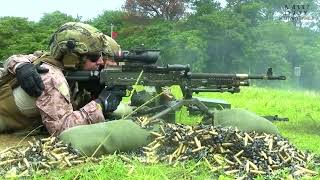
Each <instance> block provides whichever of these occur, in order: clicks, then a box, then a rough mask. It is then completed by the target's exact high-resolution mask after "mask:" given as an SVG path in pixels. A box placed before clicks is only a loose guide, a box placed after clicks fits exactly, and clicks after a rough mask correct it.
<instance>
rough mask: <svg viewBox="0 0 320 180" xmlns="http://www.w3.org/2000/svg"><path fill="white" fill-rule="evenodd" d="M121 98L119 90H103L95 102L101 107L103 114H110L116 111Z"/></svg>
mask: <svg viewBox="0 0 320 180" xmlns="http://www.w3.org/2000/svg"><path fill="white" fill-rule="evenodd" d="M122 97H123V92H122V91H121V90H119V89H107V88H105V89H103V90H102V91H101V92H100V94H99V97H98V98H97V99H96V100H95V101H96V102H97V103H99V104H100V105H101V106H102V109H103V112H105V113H110V112H113V111H115V110H116V109H117V107H118V105H119V104H120V102H121V100H122Z"/></svg>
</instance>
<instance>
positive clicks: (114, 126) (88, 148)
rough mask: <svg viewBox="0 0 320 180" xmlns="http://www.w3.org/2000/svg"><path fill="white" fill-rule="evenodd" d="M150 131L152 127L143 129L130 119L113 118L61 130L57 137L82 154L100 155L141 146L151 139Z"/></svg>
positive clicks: (126, 150)
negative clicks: (107, 120) (113, 119)
mask: <svg viewBox="0 0 320 180" xmlns="http://www.w3.org/2000/svg"><path fill="white" fill-rule="evenodd" d="M158 129H159V128H158ZM150 131H154V129H152V130H147V129H143V128H141V127H140V126H138V125H137V124H136V123H134V122H132V121H131V120H115V121H109V122H104V123H97V124H91V125H81V126H76V127H72V128H70V129H67V130H65V131H63V132H62V133H61V134H60V135H59V138H60V139H61V140H62V141H63V142H65V143H70V144H71V146H72V147H74V148H75V149H77V150H79V151H80V152H81V153H82V154H83V155H86V156H92V155H93V154H94V155H95V156H100V155H103V154H110V153H114V152H116V151H121V152H128V151H132V150H135V149H137V148H139V147H143V146H145V145H147V144H148V143H150V142H151V141H152V140H153V139H152V136H150ZM99 146H100V147H99ZM98 147H99V148H98ZM97 148H98V150H97ZM96 150H97V152H95V151H96Z"/></svg>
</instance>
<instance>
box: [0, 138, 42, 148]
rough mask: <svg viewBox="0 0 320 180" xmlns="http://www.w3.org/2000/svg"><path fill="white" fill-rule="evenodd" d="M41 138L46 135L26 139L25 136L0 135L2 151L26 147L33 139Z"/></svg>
mask: <svg viewBox="0 0 320 180" xmlns="http://www.w3.org/2000/svg"><path fill="white" fill-rule="evenodd" d="M41 137H44V135H37V136H30V137H26V138H25V136H22V135H17V134H0V151H1V150H3V149H6V148H8V147H12V146H17V145H22V146H25V145H27V144H28V141H31V140H32V139H33V138H41Z"/></svg>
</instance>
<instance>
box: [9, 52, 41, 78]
mask: <svg viewBox="0 0 320 180" xmlns="http://www.w3.org/2000/svg"><path fill="white" fill-rule="evenodd" d="M35 59H37V57H36V56H34V55H32V54H29V55H20V54H19V55H13V56H10V57H9V58H8V59H7V60H5V62H4V63H3V67H4V71H5V72H7V71H9V72H11V73H12V74H16V69H17V67H18V66H19V65H21V64H24V63H31V62H33V61H34V60H35Z"/></svg>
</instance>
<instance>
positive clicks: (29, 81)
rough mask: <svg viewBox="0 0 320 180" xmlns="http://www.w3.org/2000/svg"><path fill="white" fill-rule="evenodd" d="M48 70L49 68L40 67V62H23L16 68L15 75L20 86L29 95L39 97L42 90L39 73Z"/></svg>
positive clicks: (42, 85)
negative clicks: (36, 63)
mask: <svg viewBox="0 0 320 180" xmlns="http://www.w3.org/2000/svg"><path fill="white" fill-rule="evenodd" d="M48 71H49V69H46V68H43V67H40V64H38V65H34V64H31V63H25V64H22V65H20V66H18V68H17V69H16V77H17V80H18V83H19V85H20V86H21V88H22V89H23V90H24V91H26V93H27V94H28V95H29V96H32V97H39V96H40V95H41V93H42V91H43V90H44V84H43V82H42V79H41V77H40V74H41V73H47V72H48Z"/></svg>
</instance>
